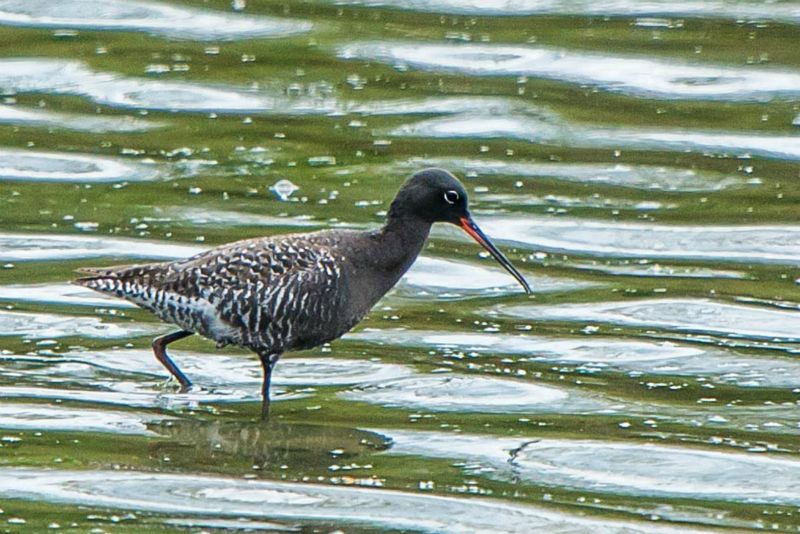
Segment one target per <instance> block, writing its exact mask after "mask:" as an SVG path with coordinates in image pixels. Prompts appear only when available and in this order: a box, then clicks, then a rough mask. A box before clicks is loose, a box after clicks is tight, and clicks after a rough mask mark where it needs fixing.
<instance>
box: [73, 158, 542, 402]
mask: <svg viewBox="0 0 800 534" xmlns="http://www.w3.org/2000/svg"><path fill="white" fill-rule="evenodd" d="M435 222H447V223H452V224H455V225H457V226H460V227H461V228H463V229H464V230H465V231H466V232H467V233H468V234H469V235H470V236H472V238H473V239H475V241H477V242H478V243H479V244H480V245H481V246H483V247H484V248H485V249H486V250H487V251H489V253H490V254H491V255H492V256H494V258H495V259H496V260H497V261H498V262H499V263H500V264H501V265H502V266H503V267H505V269H506V270H507V271H508V272H509V273H511V275H512V276H513V277H514V278H516V280H517V281H518V282H519V283H520V284H521V285H522V287H523V288H524V289H525V291H526V292H528V293H530V292H531V289H530V286H528V283H527V282H526V281H525V279H524V278H523V277H522V275H521V274H520V273H519V272H518V271H517V270H516V269H515V268H514V266H513V265H511V262H510V261H508V259H507V258H506V257H505V256H504V255H503V254H502V253H501V252H500V251H499V250H498V249H497V248H496V247H495V246H494V245H493V244H492V242H491V241H489V238H488V237H486V235H485V234H484V233H483V232H482V231H481V230H480V228H478V225H477V224H475V222H474V221H473V220H472V217H471V216H470V214H469V210H468V209H467V192H466V191H465V190H464V186H463V185H461V183H460V182H459V181H458V180H457V179H456V177H455V176H453V175H452V174H450V173H449V172H447V171H445V170H442V169H425V170H422V171H420V172H417V173H415V174H414V175H413V176H411V177H410V178H409V179H408V180H407V181H406V182H405V184H403V186H402V187H401V188H400V190H399V191H398V193H397V195H396V196H395V198H394V201H392V204H391V207H390V208H389V212H388V214H387V217H386V223H385V224H384V225H383V227H382V228H380V229H378V230H371V231H348V230H323V231H319V232H313V233H307V234H292V235H277V236H270V237H260V238H255V239H246V240H244V241H238V242H235V243H231V244H228V245H223V246H220V247H217V248H214V249H211V250H209V251H206V252H203V253H201V254H198V255H196V256H193V257H191V258H189V259H186V260H180V261H172V262H162V263H150V264H145V265H132V266H116V267H108V268H88V269H83V270H82V271H83V272H84V273H85V274H86V275H87V276H85V277H82V278H79V279H77V280H76V283H77V284H79V285H82V286H85V287H88V288H91V289H94V290H96V291H100V292H103V293H109V294H112V295H115V296H117V297H121V298H124V299H125V300H129V301H131V302H133V303H134V304H137V305H138V306H140V307H142V308H145V309H147V310H149V311H151V312H153V313H154V314H155V315H157V316H158V317H159V318H160V319H162V320H163V321H166V322H168V323H172V324H175V325H177V326H178V327H180V330H178V331H177V332H173V333H171V334H167V335H164V336H161V337H158V338H156V339H155V340H154V341H153V352H154V353H155V356H156V358H157V359H158V361H159V362H161V363H162V364H163V365H164V367H166V368H167V370H169V372H170V373H171V374H172V376H174V377H175V378H176V379H177V380H178V382H180V384H181V388H182V390H183V391H185V390H188V388H189V387H191V382H190V381H189V379H188V378H186V375H184V374H183V373H182V372H181V370H180V369H178V367H177V366H176V365H175V363H174V362H173V361H172V360H171V359H170V357H169V356H168V355H167V351H166V349H167V345H168V344H170V343H172V342H173V341H177V340H179V339H182V338H184V337H186V336H190V335H192V334H194V333H197V334H200V335H202V336H204V337H207V338H209V339H212V340H214V341H216V342H217V347H220V348H221V347H224V346H226V345H237V346H239V347H244V348H247V349H250V350H252V351H254V352H255V353H256V354H258V357H259V359H260V360H261V365H262V367H263V369H264V377H263V384H262V388H261V393H262V395H263V402H262V415H263V416H264V417H266V416H267V415H268V414H269V386H270V378H271V375H272V369H273V367H274V366H275V363H276V362H277V361H278V359H279V358H280V356H281V354H283V353H284V352H286V351H294V350H303V349H310V348H312V347H316V346H318V345H322V344H323V343H327V342H329V341H332V340H334V339H337V338H339V337H341V336H342V335H343V334H345V333H346V332H347V331H348V330H350V329H351V328H353V326H355V325H356V324H357V323H358V322H359V321H360V320H361V319H362V318H363V317H364V315H366V313H367V312H368V311H369V310H370V309H371V308H372V306H373V305H374V304H375V303H376V302H378V300H379V299H380V298H381V297H383V295H385V294H386V292H387V291H389V290H390V289H391V288H392V287H393V286H394V285H395V283H397V281H398V280H399V279H400V277H401V276H403V274H404V273H405V272H406V271H407V270H408V268H409V267H411V264H412V263H414V260H415V259H416V258H417V256H418V255H419V253H420V251H421V250H422V247H423V245H424V244H425V241H426V239H427V238H428V234H429V233H430V230H431V225H432V224H433V223H435Z"/></svg>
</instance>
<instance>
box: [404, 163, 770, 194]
mask: <svg viewBox="0 0 800 534" xmlns="http://www.w3.org/2000/svg"><path fill="white" fill-rule="evenodd" d="M400 166H401V167H402V168H405V169H409V170H414V169H419V168H421V167H442V168H445V169H450V170H454V171H460V172H462V173H464V174H466V175H467V177H468V178H470V179H472V178H481V177H483V176H498V175H499V176H508V177H513V178H514V179H519V178H541V179H554V180H563V181H565V182H577V183H583V184H592V185H605V186H613V187H630V188H635V189H647V190H660V191H680V192H689V193H693V192H701V191H721V190H724V189H729V188H732V187H741V186H742V185H744V184H745V183H758V182H759V181H758V179H753V178H745V177H743V176H737V175H735V174H725V173H721V172H715V171H706V170H699V169H682V168H678V167H661V166H656V165H633V164H622V163H617V164H605V163H553V162H525V161H500V160H479V159H456V158H437V159H433V158H413V159H410V160H408V161H406V162H402V163H401V164H400Z"/></svg>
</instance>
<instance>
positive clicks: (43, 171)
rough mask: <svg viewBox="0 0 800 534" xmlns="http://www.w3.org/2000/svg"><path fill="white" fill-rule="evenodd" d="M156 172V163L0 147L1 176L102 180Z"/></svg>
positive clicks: (149, 175) (147, 177) (154, 175)
mask: <svg viewBox="0 0 800 534" xmlns="http://www.w3.org/2000/svg"><path fill="white" fill-rule="evenodd" d="M158 176H159V170H158V169H157V168H156V167H153V166H149V165H142V164H140V163H136V162H134V161H129V160H123V159H119V158H110V157H107V156H95V155H89V154H71V153H66V152H38V151H31V150H16V149H11V148H0V180H15V181H29V182H79V183H96V182H99V183H105V182H122V181H129V182H135V181H140V180H153V179H155V178H157V177H158Z"/></svg>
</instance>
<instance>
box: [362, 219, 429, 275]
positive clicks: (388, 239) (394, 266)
mask: <svg viewBox="0 0 800 534" xmlns="http://www.w3.org/2000/svg"><path fill="white" fill-rule="evenodd" d="M430 232H431V223H430V222H427V221H424V220H422V219H420V218H418V217H390V218H389V219H387V221H386V224H385V225H384V226H383V228H381V229H380V230H379V231H378V232H376V234H375V238H376V239H377V242H378V247H379V249H380V251H379V252H378V253H377V254H376V257H375V258H373V261H375V262H377V263H378V267H379V268H380V269H381V270H383V271H384V272H387V273H392V274H394V275H395V276H396V278H395V280H394V281H397V279H399V278H400V277H401V276H403V273H405V272H406V271H407V270H408V268H409V267H411V264H412V263H414V260H415V259H417V256H418V255H419V253H420V251H421V250H422V247H423V246H424V245H425V240H427V239H428V235H429V234H430Z"/></svg>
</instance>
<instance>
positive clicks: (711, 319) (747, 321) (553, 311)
mask: <svg viewBox="0 0 800 534" xmlns="http://www.w3.org/2000/svg"><path fill="white" fill-rule="evenodd" d="M500 313H503V314H506V315H511V316H513V317H523V318H525V319H530V320H537V321H542V320H545V321H567V322H580V323H600V324H615V325H620V326H628V327H634V328H659V329H664V330H672V331H678V332H690V333H695V334H711V335H720V336H729V337H735V338H745V339H756V340H764V339H766V340H776V341H785V342H796V341H800V312H791V311H785V310H778V309H774V308H766V307H757V306H743V305H740V304H729V303H725V302H718V301H713V300H708V299H688V298H682V299H646V300H631V301H618V302H591V303H584V304H555V305H548V306H539V305H536V306H509V307H504V308H501V309H500Z"/></svg>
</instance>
